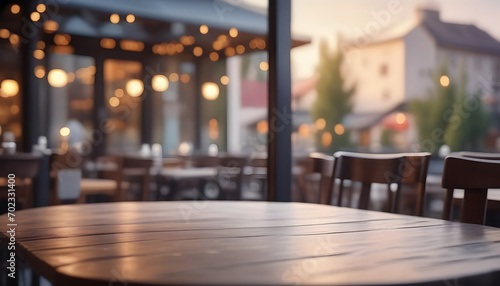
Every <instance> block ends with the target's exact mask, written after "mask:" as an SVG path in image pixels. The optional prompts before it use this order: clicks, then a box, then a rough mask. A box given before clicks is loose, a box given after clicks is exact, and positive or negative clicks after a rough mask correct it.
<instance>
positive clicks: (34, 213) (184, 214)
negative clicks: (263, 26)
mask: <svg viewBox="0 0 500 286" xmlns="http://www.w3.org/2000/svg"><path fill="white" fill-rule="evenodd" d="M2 221H4V222H5V223H3V224H2V226H1V227H0V230H1V234H0V236H1V237H2V241H3V243H6V237H7V232H6V231H7V230H8V227H7V226H6V223H7V216H6V215H3V216H2ZM16 223H17V227H16V239H17V246H18V247H17V250H16V252H17V255H18V256H19V257H20V258H22V259H24V260H25V261H27V263H29V264H30V265H31V266H32V267H33V268H34V269H35V270H36V271H37V272H38V273H39V274H41V275H43V276H44V277H46V278H47V279H48V280H49V281H51V282H52V283H53V284H54V285H56V286H57V285H72V286H78V285H103V286H104V285H105V286H108V285H128V286H133V285H178V284H183V285H200V284H211V285H222V284H225V285H235V284H241V285H251V284H265V285H270V284H328V285H332V284H333V285H353V284H355V285H368V284H370V285H373V284H408V283H425V282H437V283H439V285H455V284H454V283H456V281H457V280H456V279H457V278H464V277H465V278H466V279H472V280H463V281H472V282H471V283H473V284H474V283H476V284H477V283H480V284H482V285H484V284H488V283H490V284H491V285H495V283H497V282H498V280H495V279H498V278H499V272H500V243H499V241H500V229H495V228H490V227H485V226H480V225H471V224H460V223H451V222H447V221H442V220H436V219H429V218H421V217H412V216H403V215H395V214H388V213H381V212H373V211H364V210H356V209H349V208H339V207H333V206H325V205H314V204H303V203H269V202H221V201H181V202H124V203H107V204H87V205H64V206H55V207H46V208H38V209H29V210H24V211H19V212H16ZM477 275H481V276H477ZM467 277H468V278H467ZM471 277H472V278H471ZM474 279H476V280H474ZM458 281H461V280H458ZM465 284H466V283H465ZM457 285H464V283H462V282H459V284H457Z"/></svg>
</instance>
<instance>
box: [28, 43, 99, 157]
mask: <svg viewBox="0 0 500 286" xmlns="http://www.w3.org/2000/svg"><path fill="white" fill-rule="evenodd" d="M47 57H48V68H47V73H46V75H45V76H44V77H43V80H46V83H48V85H47V84H43V81H42V84H41V85H40V89H41V90H42V91H43V92H40V95H41V98H42V99H43V98H45V96H47V102H48V104H47V103H44V100H41V108H42V110H41V111H42V116H44V117H45V118H46V121H45V122H46V124H47V133H46V134H47V135H48V143H49V147H50V148H67V147H68V146H74V147H76V148H79V149H80V150H81V151H82V154H83V155H90V153H91V151H92V137H91V134H92V130H93V128H94V127H93V120H92V112H93V111H92V110H93V108H94V77H95V72H96V70H95V69H96V68H95V61H94V58H92V57H88V56H79V55H72V54H57V53H49V54H48V55H47ZM42 69H44V67H43V66H38V67H36V68H35V75H36V74H37V73H40V71H39V70H42ZM40 75H41V74H40Z"/></svg>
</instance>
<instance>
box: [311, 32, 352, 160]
mask: <svg viewBox="0 0 500 286" xmlns="http://www.w3.org/2000/svg"><path fill="white" fill-rule="evenodd" d="M319 52H320V63H319V66H318V72H319V75H320V77H319V80H318V83H317V86H316V91H317V95H318V96H317V99H316V102H315V103H314V105H313V107H312V110H311V116H312V118H313V119H314V120H315V121H316V120H317V119H319V118H323V119H325V121H326V127H325V128H324V129H323V130H322V131H319V132H318V134H317V135H318V137H317V139H319V140H316V142H318V143H319V144H318V145H319V146H321V137H322V135H323V133H325V132H330V134H332V135H333V139H332V144H331V145H330V146H328V147H320V148H319V149H323V150H324V151H331V152H333V151H335V150H336V149H338V148H339V147H342V146H347V145H349V134H348V132H347V131H346V132H344V134H342V135H337V134H335V125H337V124H341V123H342V119H343V118H344V117H345V116H346V115H347V114H349V112H351V110H352V96H353V94H354V91H355V87H354V86H353V87H351V88H349V89H345V86H344V78H343V75H342V64H343V62H344V55H343V53H342V51H341V50H340V49H336V50H334V51H331V50H330V49H329V47H328V44H327V43H326V41H323V42H322V43H321V45H320V51H319ZM319 146H318V147H319Z"/></svg>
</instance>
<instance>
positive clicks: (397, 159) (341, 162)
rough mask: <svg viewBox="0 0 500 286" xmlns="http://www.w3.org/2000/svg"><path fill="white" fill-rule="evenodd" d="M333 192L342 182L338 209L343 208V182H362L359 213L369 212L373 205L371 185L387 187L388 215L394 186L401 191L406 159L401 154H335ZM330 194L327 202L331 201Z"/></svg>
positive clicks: (339, 190)
mask: <svg viewBox="0 0 500 286" xmlns="http://www.w3.org/2000/svg"><path fill="white" fill-rule="evenodd" d="M333 156H334V157H335V161H334V168H333V173H332V174H333V175H332V178H333V179H332V180H331V183H330V190H333V184H334V181H335V179H340V185H339V189H338V197H337V206H342V201H343V194H344V181H345V180H349V181H355V182H361V184H362V186H361V193H360V197H359V201H358V208H359V209H368V207H369V202H370V192H371V184H372V183H378V184H387V194H388V201H387V203H386V211H391V201H392V191H391V189H390V185H391V184H397V185H398V190H397V191H396V192H399V188H400V185H401V182H402V179H403V176H402V173H401V172H400V170H401V169H402V166H404V164H405V158H404V156H401V155H400V154H395V155H394V154H386V155H380V154H364V153H352V152H336V153H335V154H334V155H333ZM331 194H332V192H330V196H329V197H328V198H327V201H331Z"/></svg>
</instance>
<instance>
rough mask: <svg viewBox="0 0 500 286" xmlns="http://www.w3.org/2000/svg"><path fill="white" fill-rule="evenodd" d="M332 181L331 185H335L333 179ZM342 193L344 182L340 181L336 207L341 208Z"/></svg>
mask: <svg viewBox="0 0 500 286" xmlns="http://www.w3.org/2000/svg"><path fill="white" fill-rule="evenodd" d="M332 181H333V182H334V183H333V184H334V185H335V179H334V178H332ZM343 192H344V180H340V186H339V196H338V199H337V206H339V207H341V206H342V195H343Z"/></svg>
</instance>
